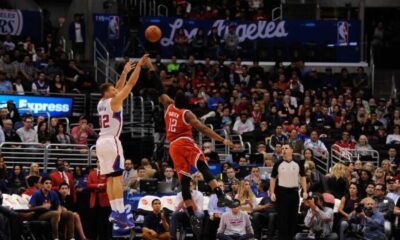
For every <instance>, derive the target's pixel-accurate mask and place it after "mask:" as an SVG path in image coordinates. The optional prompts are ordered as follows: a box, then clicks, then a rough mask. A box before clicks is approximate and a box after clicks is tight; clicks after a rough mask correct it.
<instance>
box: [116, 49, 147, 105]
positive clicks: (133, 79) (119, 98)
mask: <svg viewBox="0 0 400 240" xmlns="http://www.w3.org/2000/svg"><path fill="white" fill-rule="evenodd" d="M148 57H149V55H148V54H145V55H143V57H142V58H141V59H140V60H139V62H138V63H137V64H136V67H135V70H133V73H132V74H131V76H130V77H129V80H128V82H127V83H126V84H125V86H124V87H123V88H122V90H121V91H119V92H118V93H117V94H116V95H115V97H113V99H112V101H111V107H112V108H113V111H114V109H116V110H117V111H119V109H120V108H121V106H122V102H123V101H124V100H125V99H126V98H127V97H128V96H129V94H130V93H131V91H132V89H133V87H134V86H135V85H136V83H137V81H138V79H139V75H140V71H141V69H142V66H143V65H145V64H146V61H147V60H146V59H147V58H148Z"/></svg>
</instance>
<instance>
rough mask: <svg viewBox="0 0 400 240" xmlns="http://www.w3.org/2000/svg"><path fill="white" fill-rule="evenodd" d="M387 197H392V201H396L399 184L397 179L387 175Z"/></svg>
mask: <svg viewBox="0 0 400 240" xmlns="http://www.w3.org/2000/svg"><path fill="white" fill-rule="evenodd" d="M387 189H388V193H387V195H386V196H387V197H388V198H390V199H392V200H393V202H395V203H397V202H398V200H399V199H400V184H399V179H397V180H396V179H395V178H393V177H389V178H388V180H387Z"/></svg>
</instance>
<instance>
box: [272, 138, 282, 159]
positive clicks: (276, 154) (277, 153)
mask: <svg viewBox="0 0 400 240" xmlns="http://www.w3.org/2000/svg"><path fill="white" fill-rule="evenodd" d="M281 159H282V144H280V143H276V144H275V149H274V153H273V154H272V160H273V163H274V164H275V163H277V162H278V161H280V160H281Z"/></svg>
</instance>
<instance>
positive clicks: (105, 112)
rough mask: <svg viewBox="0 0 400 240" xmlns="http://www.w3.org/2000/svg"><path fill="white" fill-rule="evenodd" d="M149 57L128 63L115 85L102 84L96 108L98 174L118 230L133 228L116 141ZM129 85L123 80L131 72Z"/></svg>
mask: <svg viewBox="0 0 400 240" xmlns="http://www.w3.org/2000/svg"><path fill="white" fill-rule="evenodd" d="M147 59H148V55H147V54H146V55H144V56H143V57H142V58H141V59H140V60H139V61H138V63H137V64H136V66H135V64H134V63H133V62H132V61H129V62H128V63H126V64H125V67H124V70H123V72H122V74H121V76H120V78H119V79H118V81H117V82H116V84H115V86H114V85H113V84H111V83H104V84H102V85H101V86H100V91H101V99H100V101H99V103H98V105H97V110H98V114H99V120H100V121H99V124H100V134H99V135H100V137H99V139H98V140H97V142H96V152H97V158H98V159H99V162H100V173H101V174H106V175H107V176H108V179H107V195H108V198H109V200H110V205H111V209H112V212H111V215H110V221H111V222H113V223H116V224H118V225H119V226H121V227H124V228H126V227H128V228H132V227H134V223H133V219H129V218H128V214H127V213H125V205H124V199H123V187H122V182H123V181H122V171H123V169H124V154H123V150H122V145H121V142H120V140H119V136H120V134H121V129H122V123H123V119H122V116H123V114H122V104H123V102H124V100H125V99H126V98H127V97H128V96H129V94H130V93H131V91H132V89H133V87H134V86H135V85H136V83H137V81H138V79H139V75H140V70H141V68H142V66H143V65H145V64H146V62H147ZM132 69H134V70H133V72H132V74H131V75H130V77H129V80H128V82H126V78H127V76H128V74H129V72H130V71H131V70H132Z"/></svg>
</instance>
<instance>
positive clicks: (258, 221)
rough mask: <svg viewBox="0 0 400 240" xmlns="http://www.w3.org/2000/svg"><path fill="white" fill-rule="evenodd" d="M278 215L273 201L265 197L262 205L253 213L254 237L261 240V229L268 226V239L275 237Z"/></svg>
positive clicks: (261, 202)
mask: <svg viewBox="0 0 400 240" xmlns="http://www.w3.org/2000/svg"><path fill="white" fill-rule="evenodd" d="M276 215H277V214H276V211H275V206H274V203H273V202H272V201H271V199H270V198H269V196H266V197H263V198H262V199H261V201H260V203H259V204H258V205H257V206H256V207H255V208H254V212H253V219H252V223H253V230H254V237H255V238H256V239H261V228H262V227H263V226H268V235H267V236H268V239H272V238H273V237H274V234H275V225H276V217H277V216H276ZM266 223H267V224H266Z"/></svg>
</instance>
